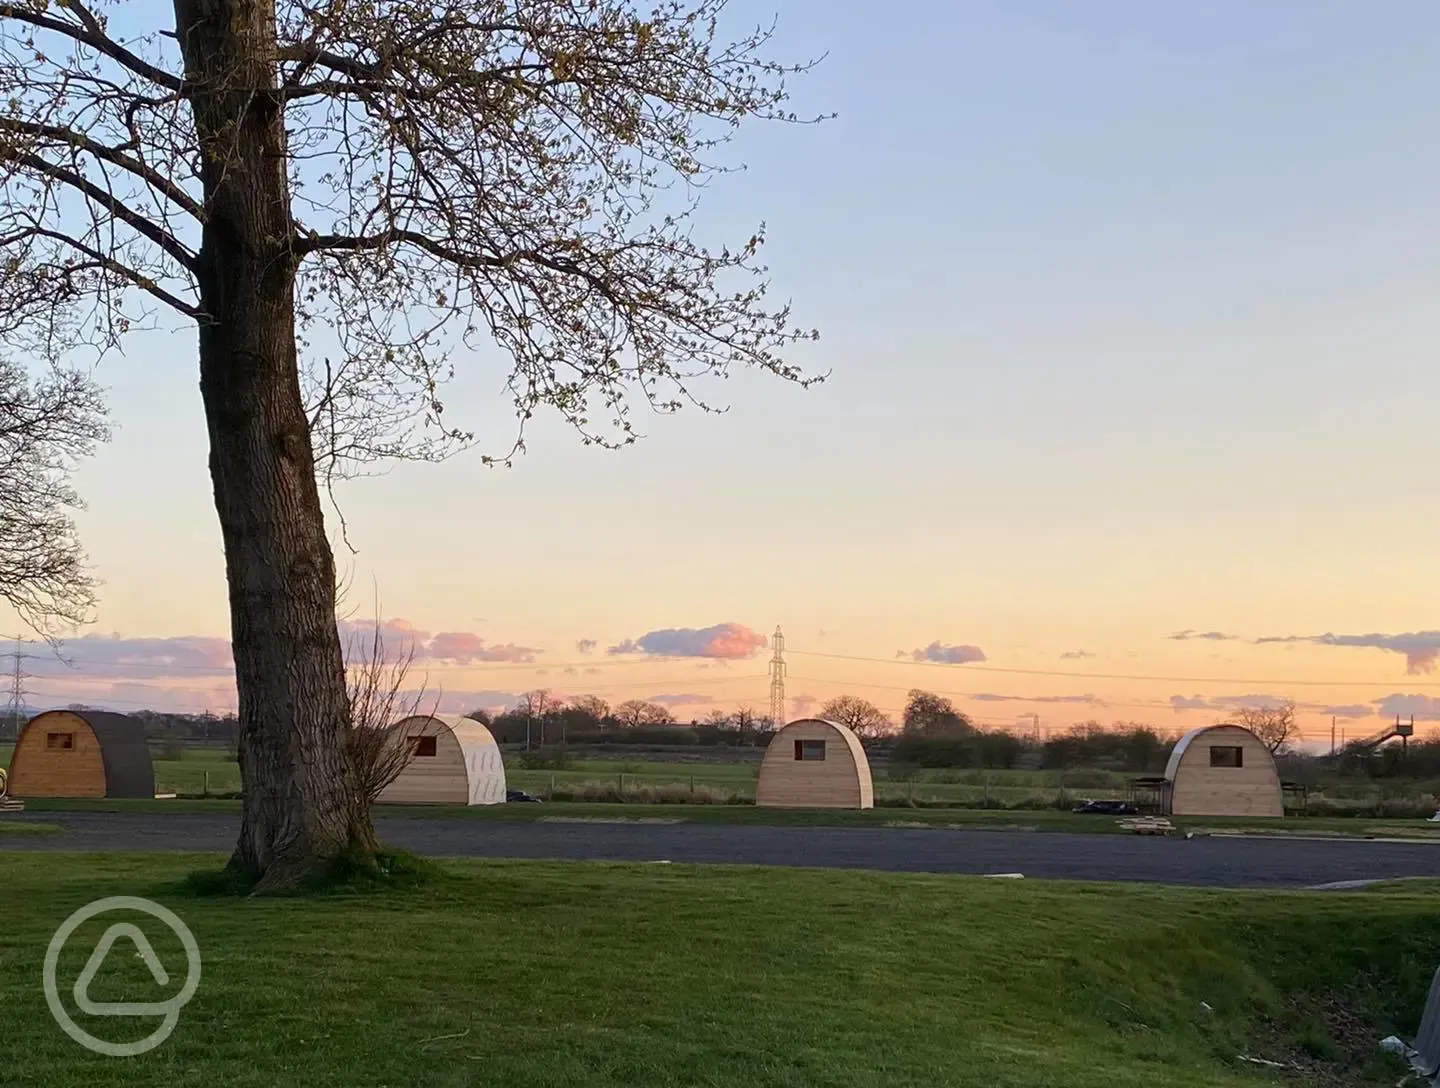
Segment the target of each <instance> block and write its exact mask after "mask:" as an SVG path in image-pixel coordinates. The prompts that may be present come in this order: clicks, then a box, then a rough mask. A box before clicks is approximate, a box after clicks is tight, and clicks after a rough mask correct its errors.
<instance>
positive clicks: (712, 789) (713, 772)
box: [0, 746, 1440, 818]
mask: <svg viewBox="0 0 1440 1088" xmlns="http://www.w3.org/2000/svg"><path fill="white" fill-rule="evenodd" d="M680 754H682V755H683V754H685V753H684V751H683V750H682V752H681V753H680ZM752 754H753V753H752ZM172 755H173V756H174V758H167V757H166V756H165V755H164V754H157V757H156V759H155V784H156V788H157V790H158V791H159V792H161V793H178V794H181V795H196V796H199V795H201V794H204V793H210V794H218V795H221V796H224V795H231V794H235V793H238V792H239V789H240V768H239V766H238V765H237V764H236V763H235V762H234V761H233V760H231V759H230V758H229V753H228V751H227V750H226V749H224V748H215V747H211V748H185V749H183V750H180V751H178V752H175V753H172ZM9 758H10V748H9V747H8V746H0V766H6V765H8V763H9ZM549 758H553V753H550V754H547V755H543V756H536V757H534V760H533V761H532V760H530V759H529V758H528V757H526V756H525V755H524V754H523V753H520V752H513V751H512V752H507V753H506V762H507V768H506V777H507V779H508V780H509V784H510V786H511V787H512V788H516V789H522V790H525V791H527V792H530V793H534V794H537V795H538V796H542V797H546V798H553V799H555V800H576V801H594V800H597V799H599V800H605V799H609V798H611V797H615V796H618V795H619V794H620V793H621V792H622V791H623V792H625V793H627V794H633V793H638V794H641V795H642V796H646V797H648V798H649V799H652V800H675V801H680V800H693V801H699V802H709V803H724V802H727V801H747V800H753V799H754V796H755V778H756V774H757V772H758V769H759V763H758V761H757V760H754V759H742V758H732V759H730V760H728V761H727V760H725V759H717V758H711V759H701V758H695V759H690V760H685V759H678V758H677V759H648V760H646V759H635V760H624V759H574V760H570V761H569V762H568V763H567V764H566V765H565V766H564V767H563V768H556V769H550V768H544V767H538V766H533V765H532V766H530V767H527V766H525V764H526V763H527V762H533V763H538V762H543V761H544V760H545V759H549ZM1132 777H1134V776H1133V775H1130V774H1126V773H1123V772H1119V771H1107V770H1096V769H1093V768H1092V769H1077V770H1069V771H1058V770H992V771H987V770H974V769H964V768H950V769H928V770H917V771H913V772H911V773H909V774H907V775H906V776H905V777H904V778H903V779H902V778H898V777H895V775H894V774H893V773H892V770H891V769H890V768H887V767H883V766H878V767H877V768H876V772H875V796H876V799H877V800H879V801H881V802H886V801H889V802H892V803H898V802H914V803H916V804H921V805H941V806H944V805H950V806H961V807H971V808H976V807H995V808H1000V809H1009V810H1017V811H1033V810H1044V809H1056V808H1059V809H1065V808H1068V807H1069V806H1070V805H1072V804H1074V803H1075V802H1076V801H1078V800H1080V799H1082V798H1090V797H1123V796H1125V792H1126V787H1127V783H1128V782H1129V780H1130V779H1131V778H1132ZM1437 789H1440V783H1437V782H1435V781H1432V780H1418V779H1417V780H1413V781H1411V780H1396V781H1393V782H1384V781H1378V780H1369V779H1343V780H1342V779H1335V780H1333V781H1331V780H1327V781H1326V782H1325V783H1324V784H1323V788H1317V789H1316V790H1314V791H1313V792H1312V793H1311V803H1312V805H1313V807H1314V809H1315V811H1316V813H1317V814H1323V815H1331V814H1333V815H1335V816H1339V817H1345V816H1347V815H1350V814H1351V813H1352V810H1355V809H1367V808H1368V809H1370V810H1371V811H1370V814H1369V815H1370V816H1375V815H1386V816H1393V815H1406V814H1409V813H1407V812H1406V809H1417V811H1418V809H1423V810H1424V812H1425V815H1430V814H1431V813H1433V812H1434V811H1435V809H1436V807H1437V805H1440V802H1437V801H1436V798H1435V793H1436V791H1437ZM1377 805H1391V806H1401V807H1400V808H1398V809H1396V810H1394V811H1385V812H1382V811H1381V810H1378V809H1376V808H1375V806H1377ZM1360 818H1368V817H1363V816H1362V817H1360Z"/></svg>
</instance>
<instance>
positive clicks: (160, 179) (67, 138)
mask: <svg viewBox="0 0 1440 1088" xmlns="http://www.w3.org/2000/svg"><path fill="white" fill-rule="evenodd" d="M5 131H9V132H18V133H23V134H25V135H27V136H42V137H46V138H48V139H51V140H55V141H58V142H59V143H61V144H64V145H66V146H68V147H71V148H74V149H76V150H80V151H88V152H89V153H90V154H92V155H94V156H95V157H96V158H97V159H102V160H104V161H105V162H111V163H114V164H115V165H116V166H119V167H121V168H122V169H124V170H127V171H129V172H130V173H132V174H134V175H135V176H136V177H137V178H140V179H142V180H143V181H144V182H145V183H146V184H147V185H150V186H152V187H153V188H155V189H157V190H158V191H159V192H161V193H163V194H164V195H165V197H166V198H167V199H169V200H171V201H173V202H174V203H175V204H177V205H179V206H180V207H181V208H183V209H184V210H185V211H187V212H189V213H190V214H191V215H192V216H194V217H195V220H196V222H199V223H203V222H204V221H205V209H204V208H203V207H202V206H201V205H200V202H199V201H197V200H196V199H194V198H193V197H192V196H191V195H190V194H189V193H187V192H186V191H185V190H184V189H182V188H181V187H180V186H178V185H175V184H174V183H172V182H171V181H170V179H169V178H167V177H165V175H163V174H161V173H160V172H159V171H158V170H154V169H151V168H150V167H148V166H146V165H145V164H144V163H143V162H141V161H140V160H139V159H136V158H133V157H131V156H130V155H127V154H125V152H124V150H122V149H121V148H117V147H106V146H105V145H103V144H100V143H98V142H96V141H95V140H92V139H90V138H89V137H88V136H83V135H81V134H80V133H78V132H73V131H71V130H70V129H67V128H62V127H60V126H58V125H37V124H32V123H30V122H27V121H20V120H16V119H13V118H7V117H0V132H5ZM132 214H133V213H132Z"/></svg>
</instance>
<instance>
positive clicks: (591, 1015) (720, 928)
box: [0, 854, 1440, 1088]
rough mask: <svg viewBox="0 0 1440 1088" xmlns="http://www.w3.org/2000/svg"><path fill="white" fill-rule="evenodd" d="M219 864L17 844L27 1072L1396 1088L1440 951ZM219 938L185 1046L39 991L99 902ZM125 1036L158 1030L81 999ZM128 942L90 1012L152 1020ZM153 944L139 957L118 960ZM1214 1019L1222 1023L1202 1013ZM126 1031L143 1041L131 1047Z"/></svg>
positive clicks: (1046, 912) (428, 1086)
mask: <svg viewBox="0 0 1440 1088" xmlns="http://www.w3.org/2000/svg"><path fill="white" fill-rule="evenodd" d="M218 862H219V859H218V858H200V857H197V856H194V855H192V856H188V857H187V856H165V857H138V858H137V857H127V858H123V859H121V858H116V857H113V856H112V857H106V856H85V855H49V856H46V857H43V858H42V857H35V856H23V855H9V856H7V855H4V854H0V881H3V887H4V889H5V893H6V894H5V901H6V906H7V909H6V924H5V926H4V927H3V928H0V1007H3V1008H4V1009H5V1010H6V1016H5V1029H4V1030H5V1057H4V1063H5V1078H4V1079H5V1083H7V1084H44V1085H45V1086H46V1088H97V1086H116V1088H127V1086H133V1088H142V1086H143V1088H150V1086H152V1085H156V1084H205V1085H211V1086H217V1088H242V1086H243V1088H251V1086H253V1088H273V1086H274V1085H276V1084H305V1085H307V1086H310V1085H313V1086H317V1088H326V1086H335V1088H341V1086H343V1088H351V1086H355V1085H366V1086H377V1088H379V1086H394V1088H401V1086H403V1088H412V1086H419V1088H432V1086H433V1088H450V1086H461V1085H505V1086H507V1088H510V1086H513V1088H541V1086H546V1088H551V1086H553V1088H561V1086H565V1088H569V1086H572V1085H585V1086H586V1088H612V1086H613V1088H659V1086H676V1088H678V1086H681V1085H685V1086H695V1085H713V1086H731V1085H744V1086H747V1088H771V1086H773V1088H802V1086H803V1088H814V1086H824V1088H841V1086H875V1088H879V1086H885V1088H893V1086H914V1088H936V1086H940V1085H946V1086H952V1085H953V1086H962V1088H963V1086H971V1085H973V1086H983V1088H1154V1086H1156V1085H1164V1086H1166V1088H1200V1086H1206V1088H1220V1086H1226V1085H1236V1086H1238V1085H1256V1084H1264V1083H1278V1082H1277V1081H1276V1079H1275V1074H1274V1073H1272V1072H1266V1071H1264V1070H1262V1069H1259V1068H1257V1067H1255V1066H1246V1065H1242V1064H1241V1063H1239V1062H1237V1061H1236V1056H1237V1055H1239V1054H1248V1055H1252V1056H1258V1057H1262V1058H1267V1059H1271V1060H1277V1061H1284V1062H1287V1063H1298V1064H1300V1065H1302V1066H1303V1067H1304V1069H1303V1071H1300V1072H1297V1073H1296V1074H1295V1077H1294V1079H1293V1080H1291V1081H1290V1082H1289V1083H1291V1084H1307V1085H1325V1084H1333V1085H1342V1084H1343V1085H1355V1086H1369V1085H1375V1086H1380V1085H1385V1086H1386V1088H1389V1086H1390V1085H1393V1084H1394V1083H1395V1082H1396V1081H1397V1080H1398V1079H1399V1074H1398V1070H1397V1068H1396V1067H1395V1066H1393V1065H1386V1064H1385V1063H1384V1062H1383V1061H1381V1060H1380V1059H1379V1057H1378V1055H1377V1052H1376V1048H1375V1045H1374V1044H1375V1041H1376V1040H1377V1039H1378V1038H1379V1037H1381V1036H1383V1035H1385V1034H1389V1033H1391V1032H1397V1033H1399V1034H1402V1035H1408V1034H1409V1033H1411V1032H1413V1030H1414V1028H1415V1025H1416V1022H1417V1020H1418V1017H1419V1013H1420V1009H1421V1005H1422V1003H1423V1000H1424V996H1425V991H1426V988H1427V986H1428V984H1429V976H1430V972H1431V971H1432V970H1433V967H1434V964H1433V960H1434V956H1435V949H1436V947H1437V943H1440V912H1437V911H1435V910H1434V901H1433V899H1432V898H1430V897H1427V896H1419V895H1414V894H1407V893H1405V892H1403V891H1398V890H1396V891H1392V893H1391V894H1387V895H1383V896H1376V895H1364V894H1315V893H1311V894H1304V893H1284V894H1265V893H1239V892H1213V891H1199V890H1183V889H1158V888H1146V887H1120V886H1107V885H1075V884H1068V885H1061V884H1046V883H1042V882H1037V881H996V880H985V879H982V878H963V877H935V876H917V875H902V874H872V873H850V872H810V871H794V870H777V869H747V868H739V867H724V868H722V867H689V866H678V865H677V866H662V865H602V864H588V863H564V864H554V863H533V862H503V863H502V862H494V863H478V862H474V863H462V862H454V863H447V866H446V874H447V875H446V876H445V877H444V878H443V879H442V880H441V881H440V882H438V883H437V884H435V885H434V886H432V887H429V888H426V889H423V890H419V891H409V892H405V891H392V892H388V893H382V894H372V895H371V896H369V897H363V896H359V895H354V894H344V893H342V894H334V895H329V896H321V897H315V898H310V899H298V900H297V899H292V900H239V901H237V900H216V899H197V898H194V897H191V896H189V895H187V894H186V893H185V892H184V891H183V890H182V886H181V884H180V879H181V877H182V875H183V874H184V873H185V872H186V871H187V870H190V869H193V868H195V867H196V866H197V865H214V864H218ZM123 894H129V895H137V894H138V895H143V896H146V897H149V898H152V899H155V900H158V901H160V902H162V903H163V904H165V905H166V906H169V907H170V908H171V909H173V910H175V911H176V912H177V913H178V914H179V915H180V916H181V917H182V918H183V919H184V920H185V921H186V923H187V924H188V925H189V926H190V927H191V929H192V930H193V931H194V933H195V936H196V938H197V940H198V943H199V946H200V949H201V954H202V957H203V964H204V967H203V978H202V981H201V983H200V987H199V990H198V992H197V994H196V996H195V998H194V1000H193V1001H192V1002H191V1003H190V1004H189V1005H188V1006H187V1007H186V1008H185V1009H184V1011H183V1012H182V1014H181V1018H180V1024H179V1027H178V1029H177V1030H176V1031H175V1034H174V1035H173V1036H172V1037H171V1038H170V1039H169V1040H168V1041H167V1042H166V1043H164V1044H163V1045H162V1046H161V1047H160V1048H159V1049H158V1050H155V1051H153V1052H151V1053H149V1054H146V1055H143V1056H141V1057H137V1058H127V1059H123V1060H121V1059H114V1058H107V1057H100V1056H95V1055H91V1054H89V1053H88V1052H85V1051H83V1050H81V1049H80V1048H79V1047H78V1046H76V1045H75V1044H74V1043H72V1042H71V1041H70V1040H69V1039H68V1038H67V1037H65V1036H64V1035H62V1034H61V1032H60V1030H59V1029H58V1028H57V1027H56V1026H55V1024H54V1022H53V1021H52V1019H51V1017H50V1015H49V1012H48V1010H47V1008H46V1004H45V999H44V997H43V995H42V993H41V986H40V973H41V971H40V967H41V962H42V960H43V958H44V954H45V948H46V945H47V943H48V941H49V938H50V936H51V934H52V933H53V932H54V930H55V929H56V927H57V926H58V925H59V924H60V922H61V921H62V920H63V919H64V918H65V917H66V916H67V915H68V914H69V913H70V912H71V911H73V910H75V909H77V908H78V907H80V906H81V905H83V904H85V903H87V902H89V901H91V900H93V899H96V898H98V897H101V896H108V895H123ZM118 920H121V919H120V917H119V916H118V915H111V916H102V917H101V918H98V919H94V920H92V921H91V922H88V923H86V924H85V925H84V926H82V927H81V929H80V930H79V931H78V932H77V934H76V935H75V937H74V938H72V940H71V941H70V942H69V943H68V944H67V945H66V949H65V952H64V954H63V955H62V957H61V961H60V962H61V967H60V972H59V978H60V980H61V983H60V987H59V988H60V992H61V994H62V995H63V996H64V999H65V1001H66V1007H67V1008H68V1009H70V1010H71V1012H72V1014H73V1015H76V1017H77V1020H78V1021H79V1023H80V1024H81V1025H82V1026H84V1027H86V1028H87V1029H89V1030H91V1031H93V1032H94V1033H96V1034H97V1035H103V1036H105V1037H107V1038H110V1039H114V1040H119V1039H124V1038H132V1039H133V1038H138V1037H140V1036H142V1035H144V1034H146V1033H147V1032H148V1031H149V1030H151V1028H152V1027H153V1025H154V1023H155V1022H156V1021H154V1020H145V1021H141V1022H129V1023H128V1025H127V1022H126V1021H124V1020H118V1019H115V1018H92V1017H86V1016H83V1015H81V1014H79V1013H77V1012H76V1011H75V1008H74V1003H73V1000H72V999H71V997H70V990H71V986H72V985H73V982H72V980H73V979H74V978H75V977H76V976H77V975H78V973H79V971H80V970H81V968H82V967H83V966H84V964H85V962H86V960H87V959H88V958H89V955H90V952H91V950H92V949H93V947H94V942H95V940H96V939H97V938H98V937H99V935H100V933H101V932H103V930H104V929H105V927H107V926H108V925H110V924H112V923H113V922H115V921H118ZM124 920H127V921H137V920H138V921H139V924H140V925H141V927H142V928H143V929H144V931H145V932H146V933H147V935H149V937H150V939H151V941H152V942H153V944H154V946H155V949H156V951H157V953H158V954H159V956H160V957H161V959H162V961H163V962H164V963H166V965H167V966H168V967H170V968H171V970H172V978H171V982H170V984H169V986H168V987H166V988H164V989H163V990H161V991H159V992H157V989H156V987H155V985H154V983H153V981H152V980H151V979H150V976H149V974H148V972H146V971H145V969H144V968H143V966H142V965H141V961H140V960H139V959H138V958H137V957H135V956H133V955H126V956H118V955H115V954H113V953H112V955H111V957H110V958H109V959H108V960H107V963H106V966H105V969H104V970H102V972H101V974H100V976H99V980H98V981H97V983H96V984H95V986H93V987H92V989H91V997H92V999H94V1000H99V1001H118V1000H129V1001H153V1000H156V999H157V998H158V997H159V996H160V993H173V992H175V990H176V989H178V987H179V985H180V984H181V982H182V981H183V962H184V961H183V956H181V955H180V954H179V948H178V942H177V941H176V940H175V939H174V938H173V937H169V936H168V934H166V933H165V931H164V930H163V929H160V928H157V925H156V924H154V923H152V922H150V921H149V920H146V919H137V917H136V916H133V915H132V916H127V917H126V918H125V919H124ZM117 947H121V948H124V947H126V946H125V945H124V944H123V943H122V945H120V946H117ZM1201 1002H1206V1003H1208V1004H1209V1005H1210V1006H1211V1008H1212V1009H1213V1012H1205V1011H1204V1010H1203V1008H1202V1006H1201ZM127 1028H128V1029H127Z"/></svg>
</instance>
